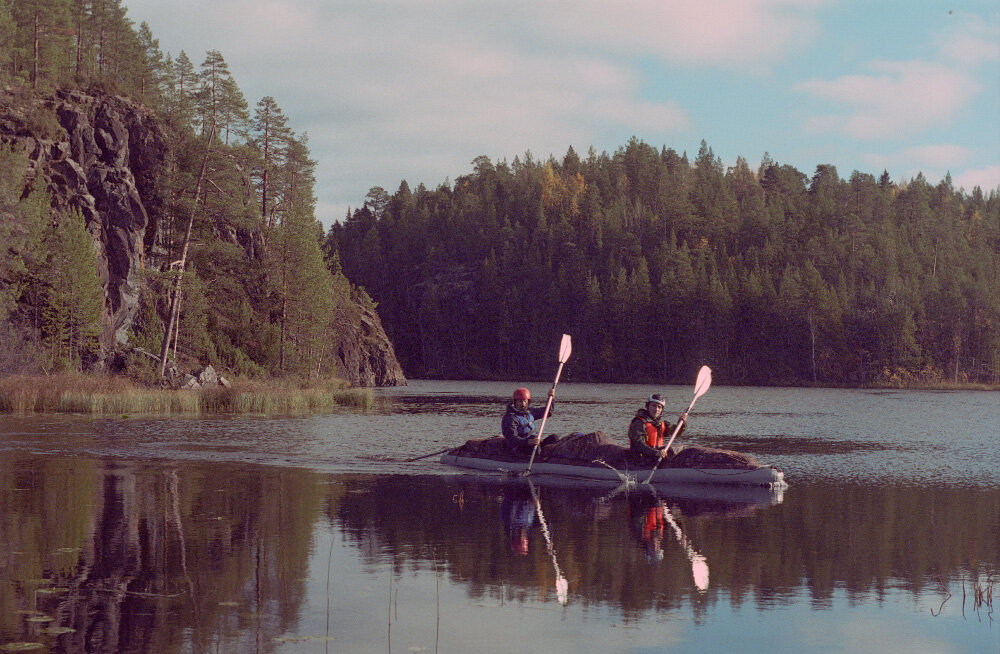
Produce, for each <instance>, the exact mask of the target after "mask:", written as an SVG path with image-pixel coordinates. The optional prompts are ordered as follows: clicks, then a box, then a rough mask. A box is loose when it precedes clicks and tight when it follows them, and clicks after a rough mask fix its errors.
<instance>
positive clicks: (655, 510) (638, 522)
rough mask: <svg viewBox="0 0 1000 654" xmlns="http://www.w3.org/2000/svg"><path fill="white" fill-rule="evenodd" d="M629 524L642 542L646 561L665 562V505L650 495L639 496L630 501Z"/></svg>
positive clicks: (630, 497)
mask: <svg viewBox="0 0 1000 654" xmlns="http://www.w3.org/2000/svg"><path fill="white" fill-rule="evenodd" d="M628 514H629V523H630V525H631V529H632V533H633V534H634V535H635V536H636V538H637V539H638V540H639V541H640V542H641V544H642V548H643V551H644V552H645V553H646V560H647V561H649V562H650V563H656V562H657V561H662V560H663V532H664V519H663V505H662V504H660V502H659V501H658V500H657V501H654V500H653V499H652V498H650V497H649V496H648V495H644V494H637V495H636V497H635V498H634V499H633V497H632V496H629V500H628Z"/></svg>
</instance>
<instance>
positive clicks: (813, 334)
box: [809, 316, 816, 384]
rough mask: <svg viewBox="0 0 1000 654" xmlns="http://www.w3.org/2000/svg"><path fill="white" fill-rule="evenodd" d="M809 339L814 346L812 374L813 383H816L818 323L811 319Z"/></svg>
mask: <svg viewBox="0 0 1000 654" xmlns="http://www.w3.org/2000/svg"><path fill="white" fill-rule="evenodd" d="M809 337H810V341H811V344H812V373H813V383H814V384H815V383H816V321H815V320H814V319H813V317H812V316H810V317H809Z"/></svg>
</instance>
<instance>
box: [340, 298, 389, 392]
mask: <svg viewBox="0 0 1000 654" xmlns="http://www.w3.org/2000/svg"><path fill="white" fill-rule="evenodd" d="M341 311H342V312H345V310H344V309H341ZM355 311H357V312H359V314H360V319H359V318H358V317H357V314H354V312H355ZM345 313H346V312H345ZM350 313H351V314H352V315H354V316H355V317H354V319H353V320H350V319H347V316H345V320H338V323H340V324H346V323H350V324H351V325H352V329H350V330H345V331H344V332H343V333H342V335H340V336H339V337H338V338H339V342H338V343H337V358H338V359H339V361H338V364H339V368H340V370H339V372H340V374H341V375H342V376H343V377H344V378H345V379H347V380H348V381H350V382H351V383H352V384H354V385H356V386H405V385H406V377H405V376H404V375H403V369H402V368H401V367H400V365H399V362H398V361H397V360H396V353H395V351H394V350H393V348H392V343H390V342H389V337H388V336H386V334H385V330H384V329H383V328H382V321H381V320H380V319H379V317H378V314H377V313H375V312H374V311H372V310H370V309H368V308H366V307H362V306H360V305H352V306H351V307H350Z"/></svg>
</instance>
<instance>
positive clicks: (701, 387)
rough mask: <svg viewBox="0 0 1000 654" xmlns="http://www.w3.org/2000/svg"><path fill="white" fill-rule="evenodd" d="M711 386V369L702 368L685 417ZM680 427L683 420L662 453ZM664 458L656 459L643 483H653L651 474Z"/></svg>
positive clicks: (671, 442) (668, 447) (668, 446)
mask: <svg viewBox="0 0 1000 654" xmlns="http://www.w3.org/2000/svg"><path fill="white" fill-rule="evenodd" d="M711 385H712V369H711V368H709V367H708V366H702V367H701V370H699V371H698V379H697V381H695V383H694V398H693V399H692V400H691V404H689V405H688V408H687V411H685V412H684V415H685V416H686V415H687V414H688V412H689V411H691V409H692V408H694V403H695V402H697V401H698V398H699V397H701V396H702V395H704V394H705V392H706V391H707V390H708V387H709V386H711ZM682 426H684V419H681V420H679V421H678V422H677V427H676V428H675V429H674V433H673V434H671V436H670V440H669V441H667V446H666V447H665V448H663V451H664V452H666V451H668V450H669V449H670V446H671V445H673V442H674V439H675V438H677V434H679V433H680V431H681V427H682ZM664 458H666V457H661V458H659V459H657V461H656V465H654V466H653V469H652V470H650V471H649V476H648V477H646V481H645V483H647V484H648V483H649V482H651V481H653V474H654V473H656V469H657V468H659V467H660V461H663V459H664Z"/></svg>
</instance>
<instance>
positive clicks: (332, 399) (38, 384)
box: [0, 374, 375, 416]
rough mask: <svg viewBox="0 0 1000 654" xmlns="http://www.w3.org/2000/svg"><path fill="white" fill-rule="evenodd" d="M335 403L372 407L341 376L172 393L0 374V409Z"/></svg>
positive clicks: (226, 408)
mask: <svg viewBox="0 0 1000 654" xmlns="http://www.w3.org/2000/svg"><path fill="white" fill-rule="evenodd" d="M339 407H346V408H351V409H355V410H360V411H370V410H372V409H373V408H374V407H375V397H374V395H373V394H372V392H371V390H370V389H367V388H347V387H346V383H344V382H342V381H340V380H332V381H328V382H321V383H317V384H315V385H309V383H308V382H302V381H295V380H293V381H287V380H282V381H279V382H276V383H274V384H270V383H268V384H262V383H259V382H237V383H235V384H234V385H233V386H232V387H230V388H222V387H218V386H216V387H209V388H203V389H200V390H194V391H176V390H166V389H153V388H145V387H142V386H139V385H136V384H134V383H133V382H131V381H129V380H127V379H124V378H117V377H91V376H88V375H75V374H65V375H51V376H25V375H18V376H11V377H3V378H0V413H17V414H31V413H84V414H90V415H126V416H127V415H135V414H146V415H149V414H152V415H157V414H158V415H175V414H180V415H200V414H296V413H323V412H329V411H332V410H335V409H336V408H339Z"/></svg>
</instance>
